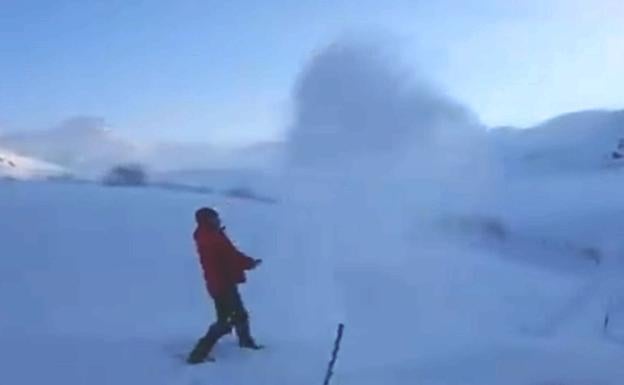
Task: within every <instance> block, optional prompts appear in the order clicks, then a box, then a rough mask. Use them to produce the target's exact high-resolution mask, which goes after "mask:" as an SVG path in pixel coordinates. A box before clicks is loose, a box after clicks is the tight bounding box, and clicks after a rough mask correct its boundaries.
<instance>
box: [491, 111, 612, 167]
mask: <svg viewBox="0 0 624 385" xmlns="http://www.w3.org/2000/svg"><path fill="white" fill-rule="evenodd" d="M490 136H491V139H492V140H493V141H494V143H495V146H496V147H497V149H498V150H499V151H500V153H501V154H502V155H503V160H504V162H505V163H506V165H507V166H508V168H509V169H510V171H511V172H512V173H514V174H518V173H519V172H531V173H533V174H536V173H537V174H544V173H553V174H561V173H571V174H575V173H579V172H592V171H596V170H599V169H604V168H609V167H612V166H618V165H620V166H621V165H622V162H621V161H614V160H613V159H612V158H611V154H612V152H613V151H615V150H616V149H617V146H618V143H619V141H620V140H622V139H624V110H621V111H579V112H574V113H570V114H565V115H561V116H558V117H555V118H553V119H550V120H549V121H546V122H544V123H542V124H540V125H538V126H536V127H532V128H528V129H514V128H499V129H494V130H491V131H490Z"/></svg>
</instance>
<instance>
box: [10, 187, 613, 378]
mask: <svg viewBox="0 0 624 385" xmlns="http://www.w3.org/2000/svg"><path fill="white" fill-rule="evenodd" d="M607 179H608V178H607ZM594 182H596V180H594ZM602 182H605V183H606V182H607V180H602ZM619 186H620V187H622V185H621V183H619ZM308 187H309V186H308ZM559 187H560V186H559V185H557V184H555V185H553V186H552V188H559ZM545 190H547V188H545V189H544V190H543V191H540V192H539V194H540V195H541V196H542V198H545V197H546V195H547V193H548V191H545ZM601 191H602V192H603V193H602V194H601V193H600V192H598V191H594V192H593V197H594V198H595V199H593V200H591V201H588V200H580V199H579V200H575V202H574V203H575V204H579V205H582V206H581V207H577V210H575V211H574V212H570V213H569V215H565V214H564V213H563V212H558V213H557V215H556V216H555V215H553V216H550V215H546V214H547V213H548V212H547V210H544V211H542V214H543V215H542V216H538V215H531V213H530V212H527V215H520V213H523V212H524V211H525V210H523V209H522V207H518V208H517V209H516V210H515V214H516V215H515V216H516V218H510V219H509V220H508V222H507V223H508V225H506V226H508V227H510V228H514V231H515V232H516V234H514V233H513V232H512V231H510V233H509V235H508V237H507V238H506V239H505V240H504V241H503V242H501V243H498V241H497V240H495V239H493V238H492V237H490V236H488V232H487V231H485V230H483V229H481V228H480V223H481V222H480V219H479V218H478V217H474V218H473V222H470V221H468V222H461V221H459V222H457V223H459V225H456V226H453V225H449V224H448V219H450V218H449V217H446V218H445V217H443V216H440V217H438V218H435V220H434V219H433V218H431V221H429V220H427V221H425V220H419V214H418V212H414V213H413V215H412V213H411V212H410V213H409V215H406V216H405V218H406V219H410V220H409V221H408V222H410V221H411V222H413V225H411V226H406V224H407V223H405V224H402V223H378V224H376V225H372V224H368V223H366V222H365V217H366V216H368V215H370V212H368V213H362V212H361V210H359V208H358V207H356V206H357V205H350V204H345V205H344V206H343V207H342V209H341V210H340V211H336V212H335V213H334V217H333V218H328V217H327V211H325V210H326V208H327V207H328V206H327V204H328V202H330V200H327V199H319V198H311V197H308V199H306V200H305V201H303V200H301V199H300V198H301V197H296V199H295V198H293V199H291V200H290V201H288V202H283V203H282V204H280V205H262V204H259V203H253V202H245V201H237V200H231V201H225V200H211V199H206V197H205V196H201V195H193V194H188V195H186V194H175V193H171V192H167V191H159V190H150V189H114V188H105V187H99V186H93V185H63V184H45V183H41V184H39V183H6V182H4V183H1V184H0V212H2V214H3V215H2V216H0V244H2V251H3V253H2V257H1V259H0V272H1V275H2V277H1V278H2V279H1V280H0V308H1V309H3V310H2V312H3V314H2V317H1V318H0V383H6V384H40V383H54V384H56V383H58V384H61V383H62V384H83V383H89V384H95V385H99V384H148V383H149V384H172V385H187V384H235V385H236V384H293V383H320V381H321V379H322V377H323V371H324V369H325V365H326V362H327V361H328V359H329V353H330V350H331V343H332V339H333V336H334V332H335V326H336V324H337V323H338V322H344V323H345V324H346V333H345V337H344V341H343V347H342V349H341V351H340V357H339V360H338V364H337V367H336V374H335V378H334V383H336V384H380V383H383V384H406V383H418V384H492V385H494V384H512V385H513V384H518V385H520V384H526V385H544V384H571V385H593V384H605V385H606V384H614V385H615V384H618V383H619V381H620V379H621V378H622V376H623V375H624V369H623V368H622V366H621V365H620V361H621V359H622V358H623V356H624V345H622V344H621V343H620V342H618V341H619V340H618V339H617V335H616V336H615V337H614V336H612V335H609V334H606V335H605V333H603V330H602V321H603V316H604V313H605V309H607V306H608V305H609V301H611V300H612V299H613V298H616V297H613V294H617V293H618V292H614V291H613V289H614V287H616V286H613V285H612V283H613V282H616V283H617V281H618V280H620V281H621V274H622V272H623V270H622V269H621V268H620V267H619V264H618V263H616V262H617V258H616V256H617V255H621V251H622V239H624V238H623V237H622V235H623V234H622V230H621V229H622V216H621V215H620V216H619V217H617V216H614V215H611V214H610V213H611V211H613V212H617V210H618V207H622V206H621V205H622V204H623V203H624V201H623V199H622V198H621V194H619V195H615V194H610V193H608V191H610V190H609V189H604V190H601ZM523 193H524V192H523ZM315 195H316V194H315ZM609 195H611V197H610V199H607V198H609ZM316 196H317V197H318V196H319V195H316ZM215 199H216V198H215ZM332 199H333V198H332ZM523 199H526V200H531V197H525V196H524V194H523ZM512 201H514V200H513V199H512ZM583 202H584V203H583ZM345 203H346V202H345ZM386 203H388V202H386ZM520 203H521V202H520V199H518V200H515V201H514V204H520ZM567 203H570V202H566V204H567ZM201 205H211V206H215V207H218V208H219V209H220V210H221V211H222V212H223V215H224V217H225V221H226V223H227V224H228V229H229V230H228V231H229V233H230V234H231V235H232V237H233V238H234V239H235V240H236V242H237V243H238V245H239V247H241V248H242V249H243V250H245V251H247V252H248V253H249V254H251V255H253V256H256V257H261V258H264V259H265V264H264V265H263V266H262V268H260V269H258V270H257V271H254V272H251V273H250V277H249V278H250V282H249V283H248V284H246V285H245V286H244V287H243V295H244V297H245V300H246V303H247V305H248V307H249V310H250V312H251V314H252V326H253V330H254V332H255V334H256V337H257V339H258V340H259V341H260V342H263V343H266V344H267V345H268V348H267V349H266V350H265V351H261V352H248V351H239V350H238V348H237V347H236V345H235V341H234V339H233V337H226V338H225V339H224V340H223V341H221V343H220V344H219V345H218V346H217V348H216V350H215V355H216V357H217V359H218V361H217V363H215V364H205V365H202V366H195V367H189V366H186V365H185V364H183V363H182V362H181V360H180V358H179V355H183V354H185V353H187V352H188V350H189V349H190V348H191V347H192V344H193V343H194V342H195V339H196V338H198V337H199V336H200V335H201V334H202V333H203V332H204V331H205V330H206V328H207V327H208V325H209V323H210V322H211V321H212V319H213V318H214V315H213V310H212V305H211V303H210V301H209V299H208V297H207V294H206V293H205V290H204V287H203V283H202V278H201V274H200V271H199V266H198V263H197V259H196V256H195V254H194V250H193V245H192V241H191V236H190V234H191V232H192V229H193V223H192V212H193V210H194V209H195V208H197V207H199V206H201ZM393 206H394V205H393V204H391V203H390V204H388V205H387V207H386V208H387V214H388V218H389V220H390V222H391V221H394V220H396V218H397V217H396V216H394V214H393V210H394V209H395V208H396V207H393ZM555 206H559V205H555ZM559 207H563V203H562V205H561V206H559ZM529 211H530V210H529ZM557 211H558V210H557V209H556V208H555V209H553V210H552V211H551V212H550V214H554V212H557ZM620 213H621V211H620ZM513 216H514V215H511V216H510V217H513ZM382 218H383V217H382ZM586 220H591V221H592V223H593V224H594V225H593V226H591V227H590V228H588V227H587V226H586V225H585V224H584V223H583V222H584V221H586ZM601 220H602V223H601ZM511 223H513V224H514V225H509V224H511ZM472 226H474V227H472ZM549 229H552V231H549ZM575 229H576V230H579V232H578V233H576V232H575ZM583 229H584V230H583ZM566 234H567V236H568V237H569V238H567V239H568V240H574V241H576V242H579V243H581V244H582V243H584V242H586V243H588V244H591V245H599V246H603V245H608V246H609V247H606V248H605V250H608V251H606V252H605V253H606V254H607V257H606V259H605V260H604V261H603V262H602V263H601V264H599V265H596V264H595V263H594V262H593V261H589V260H585V259H584V258H583V257H582V256H580V255H576V254H575V253H574V252H572V251H570V250H568V249H566V248H557V247H556V246H555V247H552V248H547V247H545V246H543V245H540V243H539V242H537V241H536V242H533V240H532V237H534V238H536V239H537V238H539V237H544V238H546V239H557V237H562V238H559V239H566V238H565V235H566ZM605 240H611V241H612V244H608V243H604V241H605ZM609 258H611V259H609ZM614 274H615V279H611V277H613V275H614ZM614 314H615V316H614V317H615V318H614V321H613V322H614V323H613V325H612V327H613V329H612V330H614V331H615V332H617V329H616V328H617V322H618V320H617V313H614Z"/></svg>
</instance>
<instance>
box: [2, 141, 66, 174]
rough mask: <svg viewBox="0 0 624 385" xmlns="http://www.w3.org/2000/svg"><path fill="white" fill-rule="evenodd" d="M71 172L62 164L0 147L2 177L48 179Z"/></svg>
mask: <svg viewBox="0 0 624 385" xmlns="http://www.w3.org/2000/svg"><path fill="white" fill-rule="evenodd" d="M69 174H70V172H69V170H67V169H65V168H63V167H61V166H57V165H55V164H52V163H47V162H43V161H40V160H36V159H33V158H28V157H25V156H20V155H17V154H15V153H13V152H11V151H7V150H4V149H2V148H0V178H10V179H20V180H28V179H48V178H54V177H63V176H68V175H69Z"/></svg>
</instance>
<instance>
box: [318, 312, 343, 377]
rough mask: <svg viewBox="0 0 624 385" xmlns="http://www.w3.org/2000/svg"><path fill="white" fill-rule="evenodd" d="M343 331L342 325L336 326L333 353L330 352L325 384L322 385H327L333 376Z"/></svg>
mask: <svg viewBox="0 0 624 385" xmlns="http://www.w3.org/2000/svg"><path fill="white" fill-rule="evenodd" d="M343 330H344V325H343V324H338V334H337V335H336V340H335V341H334V351H333V352H332V357H331V361H329V366H328V367H327V373H326V374H325V382H323V385H329V381H330V380H331V377H332V375H333V374H334V364H336V359H337V358H338V351H339V350H340V341H342V332H343Z"/></svg>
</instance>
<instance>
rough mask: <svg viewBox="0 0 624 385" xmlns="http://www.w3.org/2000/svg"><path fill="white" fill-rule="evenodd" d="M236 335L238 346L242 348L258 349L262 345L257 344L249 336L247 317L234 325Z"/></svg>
mask: <svg viewBox="0 0 624 385" xmlns="http://www.w3.org/2000/svg"><path fill="white" fill-rule="evenodd" d="M235 326H236V335H237V336H238V346H240V347H241V348H244V349H252V350H260V349H262V348H263V346H262V345H258V344H257V343H256V341H254V339H253V337H252V336H251V331H250V328H249V319H248V318H246V317H245V318H244V319H242V320H240V321H239V322H238V323H237V324H236V325H235Z"/></svg>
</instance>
